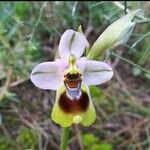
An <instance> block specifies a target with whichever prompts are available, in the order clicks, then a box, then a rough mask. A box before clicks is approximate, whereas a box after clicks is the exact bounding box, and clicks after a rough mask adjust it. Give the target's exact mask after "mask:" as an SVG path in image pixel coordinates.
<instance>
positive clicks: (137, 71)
mask: <svg viewBox="0 0 150 150" xmlns="http://www.w3.org/2000/svg"><path fill="white" fill-rule="evenodd" d="M141 73H142V70H140V69H138V68H136V67H134V68H133V75H134V76H139V75H140V74H141Z"/></svg>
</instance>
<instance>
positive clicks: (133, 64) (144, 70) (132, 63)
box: [110, 52, 150, 74]
mask: <svg viewBox="0 0 150 150" xmlns="http://www.w3.org/2000/svg"><path fill="white" fill-rule="evenodd" d="M110 54H111V55H112V56H115V57H118V58H120V59H121V60H123V61H125V62H127V63H129V64H130V65H132V66H134V67H136V68H138V69H140V70H141V71H143V72H145V73H148V74H150V71H148V70H146V69H143V68H142V67H140V66H139V65H137V64H135V63H134V62H132V61H130V60H128V59H126V58H124V57H122V56H120V55H118V54H116V53H114V52H110Z"/></svg>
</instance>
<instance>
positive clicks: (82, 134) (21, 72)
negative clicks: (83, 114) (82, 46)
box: [0, 1, 150, 150]
mask: <svg viewBox="0 0 150 150" xmlns="http://www.w3.org/2000/svg"><path fill="white" fill-rule="evenodd" d="M139 8H140V9H141V10H142V13H140V14H138V16H136V17H135V18H134V20H135V22H137V23H136V28H135V30H134V32H133V34H132V35H131V37H130V39H129V40H128V42H127V44H125V45H123V46H120V47H117V48H115V49H114V50H113V51H112V52H111V53H110V55H109V57H108V58H107V59H108V61H109V62H111V64H112V67H113V70H114V72H115V75H114V78H113V80H111V81H110V82H109V83H107V84H105V85H101V86H97V87H95V86H91V87H90V90H91V94H92V99H93V102H94V105H95V107H96V111H97V120H96V122H95V123H94V124H93V125H92V126H90V127H88V128H83V127H82V126H80V125H79V126H72V128H71V131H70V132H71V133H70V139H69V149H70V150H83V149H85V150H150V2H149V1H147V2H142V1H141V2H140V1H134V2H131V1H130V2H126V3H125V2H107V1H104V2H103V1H99V2H98V1H97V2H94V1H93V2H92V1H89V2H77V1H72V2H59V1H55V2H0V150H27V149H28V150H29V149H32V150H57V149H59V145H60V133H61V129H60V127H59V126H58V125H56V124H55V123H54V122H52V121H51V119H50V112H51V108H52V106H53V104H54V99H55V92H54V91H50V90H46V91H45V90H40V89H38V88H36V87H35V86H34V85H33V84H32V83H31V81H30V80H29V76H30V73H31V70H32V68H33V67H34V66H35V65H36V64H38V63H40V62H43V61H49V60H54V58H55V55H56V53H57V47H58V44H59V40H60V37H61V35H62V33H63V32H64V31H65V30H67V29H74V30H76V29H77V28H78V26H79V25H82V27H83V30H84V33H85V35H86V37H87V39H88V41H89V42H90V44H91V45H92V43H93V42H94V41H95V40H96V39H97V37H98V36H99V35H100V34H101V33H102V32H103V31H104V29H106V27H107V26H108V25H109V24H111V23H112V22H113V21H115V20H116V19H118V18H119V17H121V16H123V15H124V14H125V10H126V11H128V10H129V11H130V10H135V9H139Z"/></svg>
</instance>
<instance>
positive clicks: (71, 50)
mask: <svg viewBox="0 0 150 150" xmlns="http://www.w3.org/2000/svg"><path fill="white" fill-rule="evenodd" d="M87 47H89V43H88V41H87V39H86V38H85V36H84V35H83V34H81V33H80V32H76V31H73V30H67V31H65V32H64V33H63V35H62V37H61V39H60V43H59V54H60V57H61V58H63V59H68V57H69V56H70V54H74V55H75V56H76V58H80V57H81V56H82V54H83V52H84V50H85V48H87Z"/></svg>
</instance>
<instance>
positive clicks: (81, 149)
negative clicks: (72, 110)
mask: <svg viewBox="0 0 150 150" xmlns="http://www.w3.org/2000/svg"><path fill="white" fill-rule="evenodd" d="M74 127H75V130H76V135H77V139H78V143H79V146H80V150H84V148H83V144H82V137H81V132H80V129H79V126H78V125H75V126H74Z"/></svg>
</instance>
